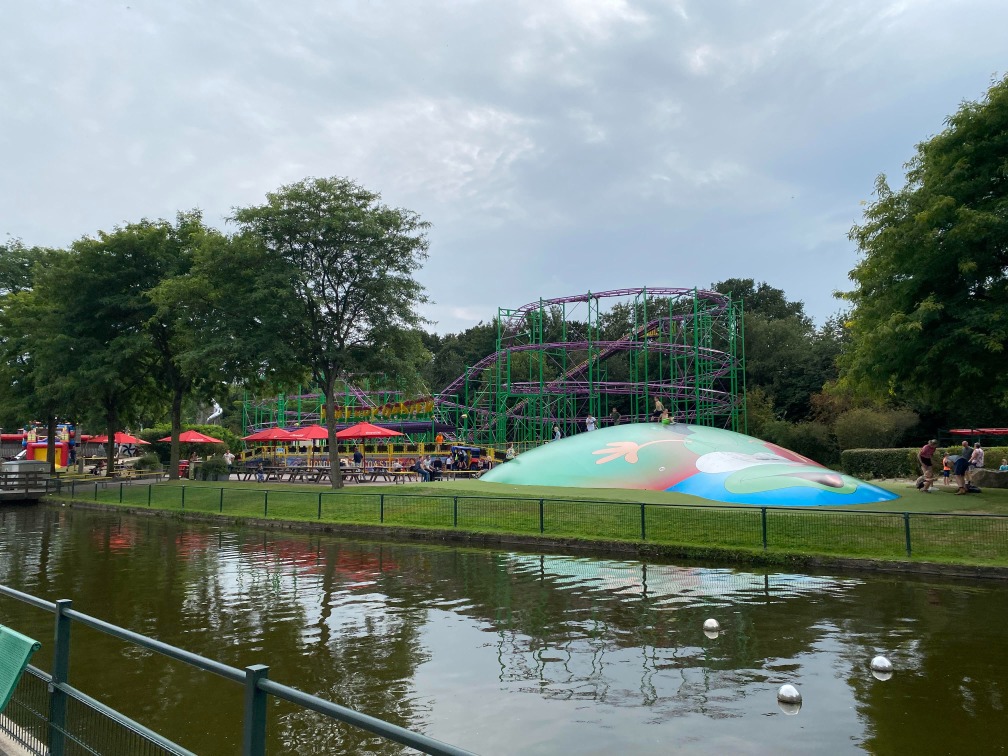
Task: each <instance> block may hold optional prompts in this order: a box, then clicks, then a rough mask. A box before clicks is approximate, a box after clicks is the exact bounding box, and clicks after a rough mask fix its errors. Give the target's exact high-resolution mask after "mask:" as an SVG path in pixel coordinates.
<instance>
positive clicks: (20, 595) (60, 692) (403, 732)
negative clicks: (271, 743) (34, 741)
mask: <svg viewBox="0 0 1008 756" xmlns="http://www.w3.org/2000/svg"><path fill="white" fill-rule="evenodd" d="M0 594H2V595H5V596H8V597H10V598H13V599H16V600H18V601H22V602H25V603H27V604H30V605H31V606H34V607H37V608H39V609H44V610H46V611H49V612H51V613H53V614H54V615H55V621H56V633H55V641H54V649H53V672H52V674H49V673H46V672H44V671H43V670H40V669H38V668H36V667H33V666H29V669H30V670H31V671H32V673H33V674H35V675H36V676H38V677H39V678H41V679H42V680H43V681H44V682H45V683H46V684H47V686H48V690H49V696H50V716H49V721H48V725H49V733H50V735H49V744H48V745H49V749H48V753H49V755H50V756H62V753H63V750H64V745H65V741H66V740H67V739H68V738H72V734H71V733H69V732H68V731H67V730H66V727H65V715H66V704H65V702H66V700H67V699H74V700H77V701H80V702H82V703H84V704H86V705H87V706H89V707H91V708H92V709H94V710H95V711H97V712H98V713H99V714H101V715H103V716H105V717H107V718H109V719H110V720H112V721H114V722H116V723H117V724H119V725H121V726H123V727H125V728H127V729H129V730H132V731H133V732H135V733H137V734H139V735H141V736H142V737H144V738H146V739H148V740H150V741H151V742H153V743H155V744H157V745H158V746H160V747H162V748H164V749H165V750H167V751H169V752H171V753H174V754H180V756H194V755H193V754H192V753H191V752H190V751H187V750H185V749H184V748H182V747H181V746H179V745H177V744H175V743H174V742H172V741H171V740H169V739H167V738H165V737H164V736H162V735H160V734H158V733H156V732H154V731H153V730H150V729H149V728H147V727H144V726H143V725H141V724H140V723H138V722H135V721H134V720H132V719H130V718H129V717H127V716H125V715H123V714H121V713H119V712H117V711H115V710H114V709H112V708H110V707H108V706H106V705H104V704H102V703H101V702H100V701H97V700H96V699H94V698H91V697H90V696H88V695H87V694H85V693H83V692H82V691H80V690H78V689H77V688H76V687H74V686H72V685H70V684H69V683H68V682H67V681H66V679H65V678H66V674H67V672H68V670H69V658H70V627H71V624H72V622H79V623H81V624H82V625H84V626H86V627H90V628H91V629H93V630H97V631H98V632H101V633H105V634H107V635H111V636H112V637H114V638H118V639H119V640H123V641H126V642H128V643H133V644H136V645H138V646H140V647H142V648H145V649H148V650H150V651H153V652H155V653H158V654H161V655H163V656H167V657H169V658H171V659H175V660H176V661H180V662H183V663H184V664H188V665H190V666H193V667H196V668H197V669H201V670H203V671H205V672H212V673H214V674H217V675H220V676H221V677H224V678H226V679H228V680H231V681H233V682H237V683H240V684H243V685H244V686H245V718H244V722H243V728H242V730H243V733H244V736H243V745H242V754H243V756H265V747H266V710H267V701H266V697H267V696H270V695H273V696H276V697H277V698H280V699H283V700H285V701H288V702H290V703H293V704H295V705H299V706H302V707H304V708H306V709H310V710H311V711H315V712H317V713H319V714H322V715H324V716H328V717H331V718H333V719H336V720H339V721H341V722H344V723H346V724H349V725H351V726H354V727H358V728H360V729H363V730H367V731H369V732H372V733H374V734H376V735H378V736H380V737H383V738H386V739H388V740H393V741H395V742H397V743H401V744H403V745H406V746H408V747H410V748H413V749H416V750H418V751H420V752H422V753H428V754H434V755H435V756H473V754H472V752H471V751H466V750H464V749H462V748H457V747H455V746H452V745H450V744H448V743H442V742H441V741H439V740H435V739H434V738H430V737H427V736H426V735H421V734H420V733H416V732H413V731H412V730H408V729H406V728H404V727H399V726H398V725H394V724H392V723H390V722H385V721H384V720H381V719H378V718H376V717H372V716H369V715H367V714H363V713H361V712H358V711H354V710H353V709H350V708H347V707H345V706H339V705H337V704H334V703H332V702H331V701H326V700H325V699H323V698H319V697H318V696H313V695H310V694H308V693H304V692H303V691H299V690H297V689H296V688H292V687H290V686H287V685H283V684H281V683H278V682H275V681H273V680H270V679H268V678H267V677H266V674H267V672H268V669H269V668H268V667H266V666H264V665H252V666H249V667H246V668H245V669H238V668H236V667H232V666H230V665H227V664H223V663H221V662H218V661H214V660H213V659H208V658H206V657H204V656H200V655H199V654H194V653H192V652H191V651H186V650H185V649H181V648H178V647H176V646H172V645H170V644H168V643H164V642H162V641H159V640H155V639H154V638H149V637H147V636H145V635H141V634H140V633H136V632H134V631H132V630H127V629H126V628H122V627H119V626H118V625H113V624H111V623H109V622H106V621H104V620H101V619H98V618H97V617H94V616H91V615H89V614H85V613H84V612H79V611H77V610H75V609H72V608H70V603H71V602H70V601H69V600H66V599H63V600H60V601H57V602H52V601H46V600H45V599H41V598H38V597H36V596H32V595H31V594H28V593H24V592H22V591H18V590H16V589H14V588H11V587H9V586H6V585H0Z"/></svg>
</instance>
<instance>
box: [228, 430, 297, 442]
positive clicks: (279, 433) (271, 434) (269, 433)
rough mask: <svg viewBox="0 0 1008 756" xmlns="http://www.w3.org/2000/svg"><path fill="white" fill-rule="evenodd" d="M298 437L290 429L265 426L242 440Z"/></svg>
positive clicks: (277, 439) (284, 439)
mask: <svg viewBox="0 0 1008 756" xmlns="http://www.w3.org/2000/svg"><path fill="white" fill-rule="evenodd" d="M297 440H298V438H297V436H295V435H294V434H293V433H291V432H290V431H285V430H284V429H283V428H263V429H262V430H261V431H256V432H255V433H253V434H252V435H250V436H245V437H243V438H242V441H297Z"/></svg>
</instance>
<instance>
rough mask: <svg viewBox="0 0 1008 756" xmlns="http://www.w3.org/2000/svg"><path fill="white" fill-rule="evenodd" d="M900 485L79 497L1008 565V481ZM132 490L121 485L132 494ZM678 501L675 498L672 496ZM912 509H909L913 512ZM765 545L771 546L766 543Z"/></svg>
mask: <svg viewBox="0 0 1008 756" xmlns="http://www.w3.org/2000/svg"><path fill="white" fill-rule="evenodd" d="M881 485H882V487H884V488H886V489H888V490H891V491H893V492H895V493H897V494H899V495H900V498H899V499H895V500H893V501H891V502H887V503H885V504H864V505H856V506H850V507H842V508H839V507H838V508H827V507H808V508H804V509H778V508H775V507H767V508H765V512H764V508H761V507H747V506H739V505H723V504H720V503H719V502H713V501H709V500H706V499H699V498H696V497H694V496H689V495H686V494H679V493H669V492H663V491H635V490H626V489H594V488H592V489H587V488H584V489H582V488H556V487H547V486H515V485H510V484H501V483H486V482H483V481H479V480H460V481H440V482H435V483H422V484H421V483H413V484H405V485H392V484H390V485H367V486H363V485H357V484H349V485H347V486H346V487H345V488H344V489H343V490H342V491H333V490H332V489H330V488H327V487H321V486H317V485H309V484H302V485H298V484H289V483H255V482H227V483H193V482H191V481H185V482H182V481H179V482H173V483H159V484H154V485H146V484H136V485H124V486H122V487H121V489H120V486H119V484H118V483H111V484H109V485H108V487H106V488H99V489H98V491H97V496H96V497H95V494H94V492H92V491H91V489H90V488H82V489H80V490H78V491H77V492H76V496H75V498H76V499H79V500H81V499H83V500H89V499H94V500H97V501H99V502H102V503H106V504H119V503H120V495H121V497H122V500H121V503H122V504H123V505H125V506H130V507H148V506H150V507H152V508H157V509H161V510H168V511H182V510H184V511H186V512H201V513H223V514H225V515H228V516H231V517H258V518H262V517H266V518H269V519H277V520H290V521H322V522H328V523H346V524H361V525H386V526H399V527H419V528H428V529H452V530H455V529H457V530H464V531H470V532H477V533H498V534H501V533H507V534H517V535H524V536H538V535H543V536H546V537H549V538H562V539H570V538H575V539H585V540H593V541H629V542H646V543H649V544H658V545H666V546H674V547H683V548H686V549H691V550H696V551H697V552H701V551H703V550H704V549H718V550H722V551H730V552H735V553H738V554H739V555H740V557H742V558H745V556H746V555H767V556H771V557H775V558H785V557H786V556H788V555H796V556H814V555H823V556H839V557H858V558H877V559H888V560H900V561H905V560H907V558H908V557H907V537H908V531H909V540H910V545H911V556H910V559H911V560H912V561H930V562H947V563H959V564H977V565H1008V518H1001V517H986V516H966V517H964V516H961V515H964V514H968V515H991V514H993V515H1001V514H1008V490H985V491H984V492H983V493H981V494H970V495H968V496H954V495H953V493H954V489H952V487H949V489H950V490H943V488H944V487H943V486H941V484H939V485H938V486H937V492H936V493H932V494H922V493H920V492H919V491H917V489H916V488H914V487H913V485H912V483H911V482H910V481H891V482H883V483H881ZM120 491H121V494H120ZM660 505H667V506H660ZM904 513H909V515H904ZM764 544H765V546H764Z"/></svg>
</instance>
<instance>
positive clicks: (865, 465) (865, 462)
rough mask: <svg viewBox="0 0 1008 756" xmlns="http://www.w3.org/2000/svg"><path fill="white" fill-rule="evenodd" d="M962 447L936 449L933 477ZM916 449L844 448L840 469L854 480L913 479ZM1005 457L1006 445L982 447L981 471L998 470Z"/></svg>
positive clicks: (915, 468) (917, 473)
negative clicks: (948, 456)
mask: <svg viewBox="0 0 1008 756" xmlns="http://www.w3.org/2000/svg"><path fill="white" fill-rule="evenodd" d="M961 448H962V447H961V446H958V445H951V446H946V447H944V448H942V447H939V448H938V451H936V452H935V460H934V461H935V475H940V474H941V469H942V466H941V459H942V457H943V456H945V455H946V454H958V453H959V450H960V449H961ZM918 452H920V448H919V447H913V448H910V449H906V448H904V449H845V450H844V451H842V452H840V470H841V472H843V473H846V474H847V475H853V476H854V477H855V478H863V479H865V480H870V479H871V478H916V477H917V476H918V475H920V465H919V464H918V463H917V454H918ZM1006 457H1008V446H985V447H984V468H985V469H987V470H997V469H998V466H999V465H1000V464H1001V459H1002V458H1006Z"/></svg>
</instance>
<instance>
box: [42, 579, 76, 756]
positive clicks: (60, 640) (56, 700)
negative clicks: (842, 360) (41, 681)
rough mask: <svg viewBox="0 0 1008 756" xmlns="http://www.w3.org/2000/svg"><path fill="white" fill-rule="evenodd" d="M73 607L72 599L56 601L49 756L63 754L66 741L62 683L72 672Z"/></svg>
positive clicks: (65, 703)
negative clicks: (69, 613)
mask: <svg viewBox="0 0 1008 756" xmlns="http://www.w3.org/2000/svg"><path fill="white" fill-rule="evenodd" d="M72 607H73V602H71V601H70V599H60V600H58V601H57V602H56V617H55V620H56V626H55V633H54V638H53V663H52V687H51V689H50V691H51V692H50V695H49V739H48V740H49V756H63V751H64V746H65V743H66V735H65V733H66V713H67V695H66V693H64V692H63V691H62V690H61V689H60V685H62V684H65V683H66V682H67V675H68V674H69V673H70V622H71V620H70V618H69V617H68V616H67V615H66V612H67V610H69V609H71V608H72Z"/></svg>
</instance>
